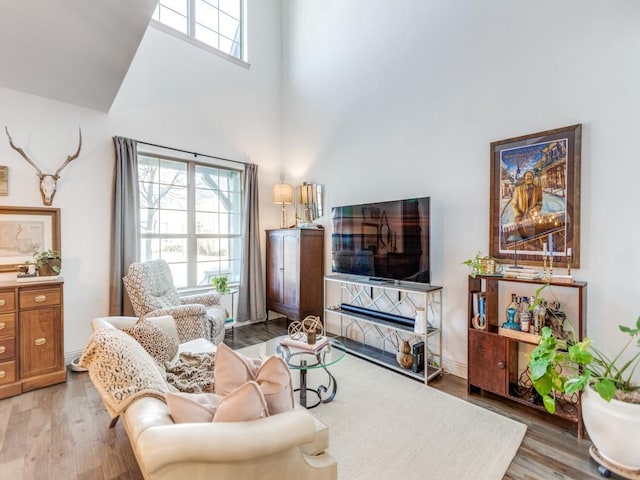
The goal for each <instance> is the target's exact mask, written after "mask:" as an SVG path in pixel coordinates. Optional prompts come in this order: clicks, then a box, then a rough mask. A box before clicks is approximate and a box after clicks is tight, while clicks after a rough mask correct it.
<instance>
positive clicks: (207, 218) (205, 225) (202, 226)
mask: <svg viewBox="0 0 640 480" xmlns="http://www.w3.org/2000/svg"><path fill="white" fill-rule="evenodd" d="M218 222H219V218H218V214H217V213H205V212H196V233H197V234H217V233H220V227H219V226H218Z"/></svg>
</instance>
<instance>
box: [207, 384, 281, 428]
mask: <svg viewBox="0 0 640 480" xmlns="http://www.w3.org/2000/svg"><path fill="white" fill-rule="evenodd" d="M268 416H269V411H268V409H267V403H266V402H265V399H264V396H263V395H262V390H260V386H259V385H258V384H257V383H256V382H247V383H245V384H244V385H241V386H240V387H239V388H237V389H235V390H234V391H233V392H231V393H230V394H229V395H227V396H226V397H223V398H222V400H220V403H219V404H218V408H216V413H215V415H214V416H213V421H214V422H248V421H250V420H258V419H260V418H263V417H268Z"/></svg>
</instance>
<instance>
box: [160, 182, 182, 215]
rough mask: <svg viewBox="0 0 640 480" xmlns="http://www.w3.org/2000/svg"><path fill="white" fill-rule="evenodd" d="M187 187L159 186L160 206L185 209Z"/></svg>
mask: <svg viewBox="0 0 640 480" xmlns="http://www.w3.org/2000/svg"><path fill="white" fill-rule="evenodd" d="M187 194H188V192H187V187H168V186H161V187H160V208H163V209H164V208H170V209H172V210H184V211H186V210H187Z"/></svg>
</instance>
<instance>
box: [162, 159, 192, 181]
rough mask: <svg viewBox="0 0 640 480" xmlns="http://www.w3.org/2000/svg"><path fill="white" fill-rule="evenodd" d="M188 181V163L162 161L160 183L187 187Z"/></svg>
mask: <svg viewBox="0 0 640 480" xmlns="http://www.w3.org/2000/svg"><path fill="white" fill-rule="evenodd" d="M187 179H188V177H187V164H186V163H184V162H174V161H172V160H161V161H160V178H159V180H158V182H160V183H163V184H165V185H186V184H187Z"/></svg>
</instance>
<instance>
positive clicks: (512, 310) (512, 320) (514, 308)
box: [502, 293, 520, 330]
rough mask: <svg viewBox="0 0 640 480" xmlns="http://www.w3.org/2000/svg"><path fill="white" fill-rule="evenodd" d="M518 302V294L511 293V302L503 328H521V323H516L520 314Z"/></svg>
mask: <svg viewBox="0 0 640 480" xmlns="http://www.w3.org/2000/svg"><path fill="white" fill-rule="evenodd" d="M518 310H519V308H518V302H517V301H516V294H515V293H512V294H511V303H510V304H509V305H508V306H507V310H506V314H507V321H506V322H504V323H503V324H502V328H508V329H511V330H520V325H518V323H516V317H517V316H518Z"/></svg>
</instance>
